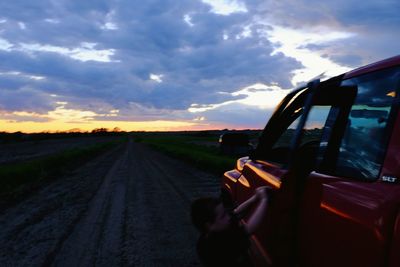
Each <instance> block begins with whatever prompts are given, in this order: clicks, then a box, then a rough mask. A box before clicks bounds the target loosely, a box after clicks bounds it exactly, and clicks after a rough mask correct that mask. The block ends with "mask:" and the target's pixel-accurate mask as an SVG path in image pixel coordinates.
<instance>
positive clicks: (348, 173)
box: [331, 67, 400, 180]
mask: <svg viewBox="0 0 400 267" xmlns="http://www.w3.org/2000/svg"><path fill="white" fill-rule="evenodd" d="M399 77H400V71H399V68H398V67H397V68H392V69H388V70H383V71H379V72H375V73H371V74H366V75H363V76H360V77H356V78H352V79H349V80H344V81H343V82H342V85H351V86H354V85H355V86H357V88H358V93H357V96H356V99H355V103H354V104H353V105H352V107H351V111H350V113H349V115H348V119H347V124H346V127H345V130H344V134H343V138H342V140H341V143H340V146H339V148H338V149H339V151H338V157H337V160H336V164H335V165H334V166H332V168H333V170H332V173H331V174H333V175H336V176H342V177H351V178H357V179H364V180H365V179H366V180H375V179H377V178H378V176H379V173H380V169H381V167H382V163H383V160H384V156H385V153H386V147H387V144H388V141H389V138H390V135H391V127H392V120H393V118H392V117H393V116H392V115H394V114H392V115H391V111H392V109H393V105H394V100H395V98H396V94H397V92H398V86H399V81H400V79H399Z"/></svg>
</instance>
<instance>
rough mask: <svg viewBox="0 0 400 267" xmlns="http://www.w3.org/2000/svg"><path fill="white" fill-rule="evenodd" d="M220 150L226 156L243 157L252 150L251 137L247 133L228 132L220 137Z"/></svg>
mask: <svg viewBox="0 0 400 267" xmlns="http://www.w3.org/2000/svg"><path fill="white" fill-rule="evenodd" d="M219 148H220V151H221V153H223V154H226V155H235V156H243V155H248V154H249V152H250V151H251V150H252V146H251V145H250V142H249V136H248V135H247V134H245V133H237V132H227V133H224V134H222V135H221V136H220V137H219Z"/></svg>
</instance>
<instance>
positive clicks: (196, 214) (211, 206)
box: [190, 197, 222, 233]
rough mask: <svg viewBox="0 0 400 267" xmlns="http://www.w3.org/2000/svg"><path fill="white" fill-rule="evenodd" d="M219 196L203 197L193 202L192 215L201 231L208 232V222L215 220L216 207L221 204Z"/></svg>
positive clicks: (195, 224) (193, 221)
mask: <svg viewBox="0 0 400 267" xmlns="http://www.w3.org/2000/svg"><path fill="white" fill-rule="evenodd" d="M221 203H222V202H221V200H220V199H219V198H213V197H203V198H199V199H196V200H195V201H193V203H192V207H191V214H190V215H191V217H192V223H193V224H194V226H195V227H196V228H197V229H198V230H199V231H200V232H201V233H204V232H206V230H207V229H206V223H208V222H214V221H215V216H216V214H215V208H216V207H217V206H218V205H219V204H221Z"/></svg>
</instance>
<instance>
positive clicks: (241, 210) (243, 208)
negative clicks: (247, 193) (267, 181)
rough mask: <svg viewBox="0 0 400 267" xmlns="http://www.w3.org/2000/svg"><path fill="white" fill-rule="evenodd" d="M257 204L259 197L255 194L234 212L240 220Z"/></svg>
mask: <svg viewBox="0 0 400 267" xmlns="http://www.w3.org/2000/svg"><path fill="white" fill-rule="evenodd" d="M256 202H257V195H256V194H254V195H253V196H252V197H250V198H249V199H247V200H246V201H245V202H243V203H242V204H240V205H239V206H237V207H236V209H234V210H233V214H235V215H236V216H237V217H239V218H240V217H242V215H243V214H245V213H246V212H247V211H249V210H250V207H251V206H253V204H254V203H256Z"/></svg>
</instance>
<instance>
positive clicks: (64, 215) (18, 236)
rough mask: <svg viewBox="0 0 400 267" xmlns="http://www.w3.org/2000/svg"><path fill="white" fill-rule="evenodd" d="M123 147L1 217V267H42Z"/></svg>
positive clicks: (52, 185) (0, 215) (88, 164)
mask: <svg viewBox="0 0 400 267" xmlns="http://www.w3.org/2000/svg"><path fill="white" fill-rule="evenodd" d="M120 149H121V146H120V147H116V148H114V149H112V150H111V151H109V152H107V153H105V154H103V155H101V156H99V157H97V158H96V159H94V160H93V161H91V162H89V163H87V164H85V165H84V166H82V167H81V168H79V169H77V170H76V171H74V172H72V173H71V174H70V175H68V177H61V178H59V179H57V180H56V181H54V182H52V183H51V184H49V185H48V186H46V187H45V188H43V189H42V190H40V191H38V192H37V193H35V194H33V195H32V196H30V197H29V198H28V199H26V200H24V201H22V202H21V203H20V204H19V205H16V206H14V207H11V208H9V209H7V210H4V211H2V212H1V214H0V229H1V231H0V266H32V265H34V266H41V265H43V264H45V265H46V263H48V262H49V261H48V259H49V258H51V255H52V254H54V253H55V251H57V249H58V247H59V246H60V243H61V242H62V241H63V240H64V239H65V238H66V236H68V235H69V232H70V230H71V228H72V227H73V225H74V224H75V223H76V221H77V220H78V219H79V217H80V216H81V214H83V213H84V211H85V209H87V203H88V202H89V201H90V199H91V198H92V197H93V195H94V193H95V192H96V191H97V188H98V187H99V185H100V184H101V181H102V177H104V176H105V173H106V172H107V171H108V169H109V168H110V165H111V164H112V162H110V160H109V159H110V158H115V155H118V154H120Z"/></svg>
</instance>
